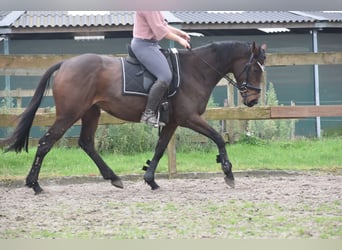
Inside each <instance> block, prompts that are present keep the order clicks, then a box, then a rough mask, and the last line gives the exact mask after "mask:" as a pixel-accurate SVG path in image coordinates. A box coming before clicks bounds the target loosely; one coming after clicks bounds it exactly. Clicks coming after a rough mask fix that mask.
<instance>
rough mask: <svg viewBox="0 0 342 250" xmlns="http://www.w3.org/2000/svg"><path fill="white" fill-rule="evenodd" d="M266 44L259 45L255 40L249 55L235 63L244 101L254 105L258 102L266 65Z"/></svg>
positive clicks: (247, 104) (237, 79)
mask: <svg viewBox="0 0 342 250" xmlns="http://www.w3.org/2000/svg"><path fill="white" fill-rule="evenodd" d="M265 51H266V44H263V45H261V46H259V47H257V46H256V44H255V42H253V44H252V45H251V47H250V53H249V57H245V58H244V59H243V60H239V61H238V62H237V63H236V64H235V65H234V76H235V79H236V81H237V86H236V87H237V88H238V89H239V91H240V94H241V96H242V98H243V103H244V104H245V105H246V106H248V107H253V106H254V105H255V104H257V103H258V100H259V97H260V91H261V89H260V83H261V80H262V73H263V71H264V65H265V59H266V55H265Z"/></svg>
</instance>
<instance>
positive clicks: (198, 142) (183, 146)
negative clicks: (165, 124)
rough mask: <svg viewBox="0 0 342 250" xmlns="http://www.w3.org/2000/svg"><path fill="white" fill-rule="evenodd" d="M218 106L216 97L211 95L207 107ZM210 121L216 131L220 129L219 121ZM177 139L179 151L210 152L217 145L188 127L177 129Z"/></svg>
mask: <svg viewBox="0 0 342 250" xmlns="http://www.w3.org/2000/svg"><path fill="white" fill-rule="evenodd" d="M217 106H218V104H217V103H215V102H214V99H213V97H212V96H211V97H210V99H209V101H208V104H207V108H214V107H217ZM208 123H209V124H210V126H212V127H213V128H214V129H215V130H216V131H219V129H220V123H219V121H208ZM176 139H177V143H176V147H177V152H191V151H201V152H209V151H210V150H212V149H213V148H215V147H216V145H215V143H214V142H213V141H212V140H210V139H209V138H207V137H206V136H204V135H201V134H199V133H197V132H195V131H193V130H190V129H188V128H182V127H179V128H178V129H177V131H176Z"/></svg>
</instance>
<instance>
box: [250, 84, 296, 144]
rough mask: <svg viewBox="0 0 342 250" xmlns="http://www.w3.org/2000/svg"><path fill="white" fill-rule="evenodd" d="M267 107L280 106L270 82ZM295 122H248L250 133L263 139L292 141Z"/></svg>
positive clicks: (280, 120)
mask: <svg viewBox="0 0 342 250" xmlns="http://www.w3.org/2000/svg"><path fill="white" fill-rule="evenodd" d="M265 104H266V105H267V106H278V105H279V103H278V99H277V95H276V92H275V89H274V86H273V84H272V83H271V82H270V83H269V87H268V90H267V92H266V103H265ZM295 122H296V121H295V120H291V119H287V120H282V119H279V120H252V121H249V122H248V132H249V134H250V135H252V136H256V137H259V138H262V139H291V138H292V137H293V135H294V131H295Z"/></svg>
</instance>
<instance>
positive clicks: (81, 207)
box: [0, 172, 342, 239]
mask: <svg viewBox="0 0 342 250" xmlns="http://www.w3.org/2000/svg"><path fill="white" fill-rule="evenodd" d="M73 182H74V183H73ZM77 182H81V183H77ZM41 183H42V187H43V189H44V193H42V194H41V195H34V194H33V191H32V189H29V188H26V187H23V186H21V185H19V186H18V185H14V186H6V185H0V238H1V239H9V238H125V239H131V238H149V239H152V238H153V239H176V238H216V239H217V238H235V239H240V238H267V239H269V238H329V239H336V238H337V239H342V175H341V174H338V173H334V174H333V173H322V172H314V173H297V174H290V175H287V174H286V175H269V176H253V175H249V174H246V173H245V174H241V175H240V176H239V175H237V177H236V188H235V189H231V188H229V187H228V186H226V185H225V183H224V180H223V177H222V176H218V175H213V176H211V177H210V176H209V177H206V178H193V179H191V178H187V179H165V178H160V179H158V178H157V183H158V184H159V185H160V186H161V188H160V189H159V190H156V191H152V190H150V188H149V187H148V186H147V185H146V184H145V183H144V182H143V181H142V180H141V179H139V178H138V180H125V179H124V185H125V188H124V189H117V188H115V187H113V186H111V185H110V183H109V182H107V181H102V180H101V181H94V182H84V181H79V180H78V181H72V179H69V181H68V182H65V183H64V184H63V183H62V182H56V181H48V182H41Z"/></svg>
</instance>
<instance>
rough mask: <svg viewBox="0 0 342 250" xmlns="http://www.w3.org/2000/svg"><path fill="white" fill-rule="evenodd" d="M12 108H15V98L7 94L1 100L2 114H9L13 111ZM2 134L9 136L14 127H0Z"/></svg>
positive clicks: (0, 109) (0, 111)
mask: <svg viewBox="0 0 342 250" xmlns="http://www.w3.org/2000/svg"><path fill="white" fill-rule="evenodd" d="M11 108H14V102H13V98H12V97H10V96H9V94H8V96H6V97H5V98H3V99H2V100H1V101H0V114H9V113H10V112H11V110H10V109H11ZM0 130H1V131H0V135H1V136H4V137H8V136H9V135H10V134H11V133H12V132H13V130H14V128H12V127H8V128H0Z"/></svg>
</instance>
